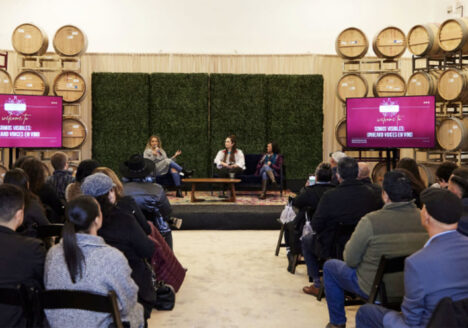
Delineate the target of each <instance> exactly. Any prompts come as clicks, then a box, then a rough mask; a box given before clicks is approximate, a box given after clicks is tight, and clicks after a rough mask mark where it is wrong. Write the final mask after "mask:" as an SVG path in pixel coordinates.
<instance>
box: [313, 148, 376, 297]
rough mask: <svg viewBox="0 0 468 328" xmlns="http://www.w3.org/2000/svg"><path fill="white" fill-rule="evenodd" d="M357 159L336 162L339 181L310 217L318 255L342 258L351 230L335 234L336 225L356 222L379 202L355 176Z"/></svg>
mask: <svg viewBox="0 0 468 328" xmlns="http://www.w3.org/2000/svg"><path fill="white" fill-rule="evenodd" d="M358 172H359V168H358V162H357V161H356V160H355V159H354V158H351V157H344V158H342V159H340V161H339V162H338V170H337V176H338V180H339V182H340V184H339V185H338V186H337V187H336V188H335V189H332V190H329V191H327V192H326V193H325V194H324V195H323V196H322V198H321V199H320V203H319V204H318V207H317V210H316V211H315V214H314V216H313V218H312V228H313V229H314V232H315V233H316V234H317V241H318V245H317V246H318V248H319V249H316V250H315V252H316V255H317V256H318V258H320V259H329V258H340V259H341V258H342V256H343V255H342V251H343V249H344V245H345V244H346V242H347V241H348V239H349V237H350V236H351V233H352V232H348V233H344V234H341V235H339V236H338V235H337V230H338V226H339V225H346V226H356V225H357V223H358V221H359V220H360V219H361V217H363V216H364V215H365V214H367V213H369V212H372V211H375V210H378V209H379V208H380V207H381V203H380V202H378V200H377V199H376V197H375V194H374V191H373V190H372V189H371V188H370V187H369V186H367V185H365V184H364V183H362V181H359V180H357V176H358ZM318 291H319V290H318V288H315V287H314V286H310V287H308V288H307V291H306V290H304V292H306V293H307V294H312V295H317V294H318Z"/></svg>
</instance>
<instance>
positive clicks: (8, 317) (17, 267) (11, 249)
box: [0, 184, 46, 327]
mask: <svg viewBox="0 0 468 328" xmlns="http://www.w3.org/2000/svg"><path fill="white" fill-rule="evenodd" d="M23 215H24V195H23V192H22V191H21V189H20V188H18V187H16V186H13V185H10V184H2V185H0V268H1V269H0V288H16V287H17V285H18V284H23V285H24V286H25V287H27V288H36V289H42V286H43V284H42V281H43V274H44V260H45V254H46V251H45V248H44V246H43V245H42V243H41V241H39V240H37V239H34V238H28V237H24V236H21V235H19V234H18V233H16V232H15V230H16V229H17V228H18V227H19V226H21V224H22V223H23ZM0 327H26V319H25V318H24V317H23V311H22V309H21V307H17V306H9V305H2V304H0Z"/></svg>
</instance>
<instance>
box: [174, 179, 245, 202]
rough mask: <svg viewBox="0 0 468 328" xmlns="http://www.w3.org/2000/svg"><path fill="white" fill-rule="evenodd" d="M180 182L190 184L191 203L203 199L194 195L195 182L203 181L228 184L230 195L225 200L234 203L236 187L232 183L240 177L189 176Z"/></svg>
mask: <svg viewBox="0 0 468 328" xmlns="http://www.w3.org/2000/svg"><path fill="white" fill-rule="evenodd" d="M182 182H185V183H191V184H192V191H191V193H190V202H192V203H195V202H202V201H204V199H201V198H196V197H195V191H196V190H197V184H204V183H209V184H216V183H221V184H227V185H228V186H229V190H230V191H231V197H230V198H228V199H227V200H226V201H227V202H233V203H235V202H236V188H235V187H234V184H236V183H239V182H241V180H240V179H229V178H225V179H223V178H189V179H182Z"/></svg>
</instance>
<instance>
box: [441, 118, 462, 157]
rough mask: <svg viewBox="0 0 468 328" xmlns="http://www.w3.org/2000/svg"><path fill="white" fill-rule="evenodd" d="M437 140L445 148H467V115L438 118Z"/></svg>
mask: <svg viewBox="0 0 468 328" xmlns="http://www.w3.org/2000/svg"><path fill="white" fill-rule="evenodd" d="M437 142H438V143H439V145H440V146H441V147H442V148H443V149H445V150H468V117H465V118H463V119H460V118H457V117H448V118H444V119H442V120H440V126H439V128H438V130H437Z"/></svg>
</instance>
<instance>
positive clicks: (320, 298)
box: [317, 283, 325, 302]
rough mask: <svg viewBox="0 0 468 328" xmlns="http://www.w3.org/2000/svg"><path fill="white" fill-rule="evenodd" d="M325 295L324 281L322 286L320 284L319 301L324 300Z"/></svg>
mask: <svg viewBox="0 0 468 328" xmlns="http://www.w3.org/2000/svg"><path fill="white" fill-rule="evenodd" d="M324 296H325V288H324V287H323V283H322V286H320V289H319V292H318V295H317V301H319V302H320V301H322V298H323V297H324Z"/></svg>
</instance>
